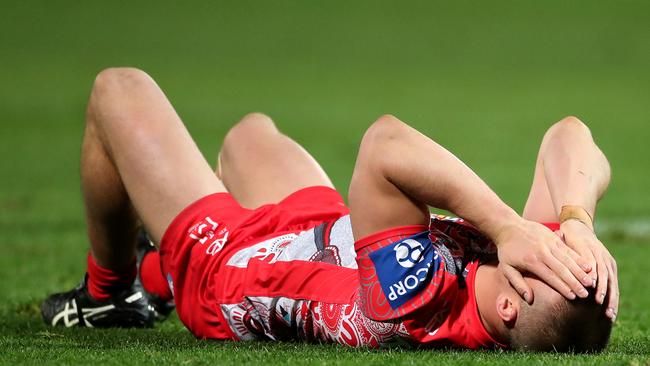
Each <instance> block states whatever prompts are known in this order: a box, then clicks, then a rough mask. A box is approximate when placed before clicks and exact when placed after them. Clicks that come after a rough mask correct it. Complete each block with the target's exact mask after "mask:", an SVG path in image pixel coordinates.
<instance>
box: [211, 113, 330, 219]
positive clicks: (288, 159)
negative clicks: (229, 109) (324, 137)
mask: <svg viewBox="0 0 650 366" xmlns="http://www.w3.org/2000/svg"><path fill="white" fill-rule="evenodd" d="M218 164H219V166H218V167H217V174H218V175H219V177H220V178H221V179H222V181H223V183H224V185H225V186H226V187H227V188H228V191H229V192H230V193H231V194H232V195H233V196H234V197H235V199H236V200H237V201H238V202H239V203H240V204H241V205H242V206H244V207H248V208H253V207H258V206H260V205H263V204H266V203H275V202H278V201H280V200H282V199H283V198H285V197H286V196H288V195H290V194H291V193H293V192H295V191H297V190H299V189H302V188H306V187H311V186H328V187H333V185H332V181H331V180H330V179H329V177H328V176H327V174H326V173H325V171H324V170H323V168H322V167H321V166H320V165H319V164H318V162H317V161H316V159H314V158H313V157H312V156H311V155H310V154H309V153H308V152H307V151H306V150H305V149H304V148H303V147H302V146H300V145H299V144H298V143H297V142H295V141H293V140H292V139H291V138H289V137H288V136H286V135H284V134H282V133H281V132H280V131H279V130H278V129H277V128H276V126H275V124H274V123H273V121H272V120H271V119H270V118H269V117H268V116H266V115H263V114H260V113H252V114H249V115H246V116H245V117H244V118H243V119H242V120H241V121H240V122H239V123H237V124H236V125H235V126H234V127H233V128H232V129H231V130H230V131H229V132H228V133H227V134H226V137H225V139H224V143H223V147H222V149H221V153H220V154H219V162H218Z"/></svg>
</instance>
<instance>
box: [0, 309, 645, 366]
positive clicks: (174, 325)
mask: <svg viewBox="0 0 650 366" xmlns="http://www.w3.org/2000/svg"><path fill="white" fill-rule="evenodd" d="M39 306H40V300H38V301H37V300H34V301H30V302H24V303H18V304H11V305H9V306H7V304H5V306H0V328H2V329H3V332H2V334H1V335H0V336H1V337H0V340H1V341H0V343H1V344H2V345H3V348H5V349H8V350H20V349H22V350H28V351H31V352H35V353H38V354H40V353H41V352H47V353H48V354H51V355H65V354H66V353H69V352H74V353H75V354H84V353H85V354H87V355H89V356H90V355H96V354H105V353H111V354H114V353H115V352H124V353H125V354H132V353H133V352H134V351H137V352H140V353H145V354H149V355H150V356H152V357H154V358H155V357H159V356H160V355H176V356H183V357H186V356H187V355H196V356H198V355H201V357H206V356H207V357H215V356H219V355H221V356H226V357H228V358H232V357H236V358H238V359H240V360H242V357H245V359H253V360H264V359H266V358H270V359H274V360H276V361H277V360H278V357H279V355H285V356H284V357H292V358H298V359H300V358H301V357H307V358H308V359H313V360H317V359H319V358H320V357H323V358H324V359H332V358H333V357H334V358H336V359H337V360H346V359H358V358H361V359H367V360H384V361H386V360H387V359H392V358H395V360H401V361H404V358H406V359H413V360H423V359H429V358H430V357H438V358H440V357H442V358H449V359H456V358H461V359H466V360H467V361H470V360H474V361H475V360H477V359H478V360H484V361H489V360H500V361H503V360H504V358H505V359H510V358H512V359H513V360H518V361H522V360H535V359H538V360H539V359H544V360H546V361H567V360H568V358H570V359H571V360H573V361H576V360H582V361H586V362H589V361H588V360H592V361H595V360H598V361H600V362H605V363H607V361H614V360H618V361H621V360H622V359H627V360H636V359H637V357H641V358H642V359H645V358H646V357H647V356H648V355H650V337H649V336H648V335H647V334H645V333H644V332H623V333H622V334H620V335H618V336H617V337H616V338H615V339H613V341H614V342H612V344H611V345H610V347H609V348H608V350H607V352H605V353H603V354H600V355H566V354H543V355H540V354H537V355H535V354H524V353H518V352H504V351H496V352H494V351H478V352H471V351H459V350H438V351H431V350H423V349H419V350H418V349H416V350H412V349H404V348H399V347H397V348H390V349H381V350H373V349H365V348H360V349H354V348H344V347H340V346H337V345H332V344H322V345H319V344H305V343H301V342H262V341H260V342H231V341H210V340H199V339H196V338H194V337H193V336H192V335H191V334H190V333H189V332H188V331H187V330H186V329H185V328H184V327H183V325H182V324H181V323H180V321H179V320H178V318H177V317H176V316H175V315H173V316H172V317H171V318H170V319H168V321H166V322H164V323H159V324H157V325H156V327H155V328H154V329H88V328H70V329H65V328H51V327H46V326H45V324H44V323H43V322H42V320H41V316H40V308H39ZM237 355H238V356H237ZM221 356H219V357H221ZM245 359H244V360H245ZM284 361H286V358H285V359H284Z"/></svg>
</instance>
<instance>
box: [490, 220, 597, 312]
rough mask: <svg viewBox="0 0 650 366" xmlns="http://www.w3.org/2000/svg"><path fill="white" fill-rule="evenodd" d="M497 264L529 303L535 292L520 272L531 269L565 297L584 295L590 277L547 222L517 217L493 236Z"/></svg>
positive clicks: (577, 258) (590, 279)
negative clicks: (541, 222) (496, 252)
mask: <svg viewBox="0 0 650 366" xmlns="http://www.w3.org/2000/svg"><path fill="white" fill-rule="evenodd" d="M495 244H496V245H497V251H498V256H499V263H500V266H499V267H500V268H501V270H502V271H503V274H504V275H505V276H506V278H507V279H508V281H509V282H510V284H511V285H512V287H514V288H515V290H516V291H517V292H518V293H519V295H520V296H521V297H523V298H524V300H526V302H528V303H529V304H532V302H533V298H534V294H533V290H532V288H531V287H530V286H529V285H528V283H527V282H526V281H524V278H523V276H522V273H526V272H528V273H531V274H533V275H535V276H536V277H538V278H539V279H540V280H542V281H544V282H546V283H547V284H548V285H549V286H551V287H552V288H554V289H555V290H556V291H558V292H559V293H560V294H562V295H564V296H565V297H566V298H568V299H570V300H573V299H575V298H576V296H578V297H582V298H585V297H587V296H588V292H587V290H586V289H585V286H591V285H592V283H593V281H592V278H591V277H590V276H589V275H588V274H587V272H586V269H583V268H585V267H584V266H583V268H581V267H580V265H578V261H580V256H579V255H578V254H577V253H576V252H575V251H574V250H573V249H571V248H570V247H569V246H567V245H566V244H565V243H564V242H563V241H562V239H560V237H559V236H558V235H556V234H554V233H553V232H552V231H551V230H550V229H548V228H547V227H546V226H544V225H542V224H539V223H536V222H532V221H528V220H525V219H521V218H519V219H517V220H516V221H514V222H511V223H508V224H507V225H504V226H503V228H502V229H501V230H500V231H499V233H498V235H497V236H496V238H495Z"/></svg>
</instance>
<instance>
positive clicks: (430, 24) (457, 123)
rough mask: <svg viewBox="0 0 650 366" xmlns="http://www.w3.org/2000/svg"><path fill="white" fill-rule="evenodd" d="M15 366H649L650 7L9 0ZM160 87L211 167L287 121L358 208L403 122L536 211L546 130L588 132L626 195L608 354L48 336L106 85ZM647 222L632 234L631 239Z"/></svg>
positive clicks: (616, 194)
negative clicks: (373, 130) (582, 124)
mask: <svg viewBox="0 0 650 366" xmlns="http://www.w3.org/2000/svg"><path fill="white" fill-rule="evenodd" d="M0 14H2V21H0V174H1V175H2V179H0V247H1V248H2V251H3V254H2V255H0V279H1V281H0V363H2V364H12V365H13V364H19V363H32V364H42V363H58V364H91V363H95V362H97V361H101V362H102V364H136V363H162V362H168V363H175V364H189V365H191V364H242V363H251V364H267V365H272V364H352V365H367V364H429V365H430V364H452V365H453V364H485V365H492V364H501V363H504V364H505V363H508V364H524V363H526V364H535V365H537V364H539V365H546V364H555V363H558V364H603V365H610V364H629V365H642V364H650V317H649V312H648V309H650V293H648V289H649V288H650V277H649V276H648V274H647V272H646V270H647V258H648V256H650V246H649V244H650V232H649V227H650V194H649V193H648V188H649V187H650V172H649V168H650V163H649V162H648V161H649V159H650V149H649V148H648V141H650V103H649V101H650V67H649V66H648V65H650V26H649V24H650V16H649V14H650V3H648V2H643V1H611V2H609V1H603V2H592V1H571V2H567V1H558V0H553V1H544V2H532V1H530V2H520V1H495V2H490V3H489V4H488V3H486V2H472V1H464V0H463V1H455V2H429V1H417V2H408V3H406V2H399V1H394V2H384V1H360V2H347V1H323V2H291V1H274V2H255V1H236V2H235V1H233V2H229V3H225V2H221V1H219V2H171V1H169V2H164V1H158V2H153V1H148V2H126V1H114V2H91V1H88V2H78V1H51V2H47V1H21V2H18V1H16V2H8V1H3V2H0ZM116 65H118V66H120V65H128V66H136V67H140V68H143V69H145V70H147V71H148V72H149V73H150V74H151V75H152V76H153V77H154V78H156V79H157V80H158V81H159V83H160V85H161V86H162V87H163V89H164V90H165V91H166V92H167V93H168V96H169V97H170V99H171V100H172V102H173V103H174V105H175V106H176V108H177V110H178V112H179V114H180V115H181V116H182V118H183V119H184V120H185V122H186V123H187V125H188V127H189V129H190V132H191V133H192V134H193V135H194V136H195V138H196V140H197V142H198V143H199V146H200V148H201V149H202V151H203V152H204V154H205V155H206V157H208V159H209V160H210V161H214V158H215V156H216V153H217V151H218V147H219V141H220V140H221V139H222V137H223V135H224V133H225V132H226V130H227V128H228V126H229V125H231V124H232V123H234V122H235V121H237V119H238V118H239V117H241V116H242V115H243V114H245V113H247V112H250V111H263V112H265V113H267V114H269V115H271V116H272V117H273V118H274V119H275V120H276V122H277V123H278V125H279V126H280V127H281V128H282V129H283V130H284V131H285V132H286V133H288V134H289V135H291V136H294V137H295V138H296V139H297V140H298V141H299V142H301V143H302V144H304V145H305V146H306V147H307V148H308V149H309V150H310V151H311V152H312V153H313V154H314V155H315V156H316V157H317V158H318V159H319V160H320V161H321V162H322V164H323V166H324V167H325V169H326V170H327V171H328V172H329V173H330V175H331V177H332V179H333V181H334V182H335V184H336V185H337V186H338V187H339V188H340V189H341V190H342V191H345V190H346V187H347V184H348V182H349V179H350V175H351V171H352V166H353V159H354V156H355V154H356V149H357V144H358V141H359V139H360V137H361V134H362V133H363V131H364V128H365V127H366V126H367V125H368V124H369V123H370V122H371V121H372V120H373V119H374V118H376V117H377V116H379V115H380V114H383V113H393V114H396V115H397V116H399V117H400V118H401V119H403V120H405V121H408V122H409V123H411V124H412V125H414V126H415V127H417V128H418V129H420V130H422V131H423V132H425V133H426V134H428V135H429V136H432V137H433V138H435V139H436V140H438V141H439V142H441V143H442V144H443V145H445V146H447V147H449V148H450V149H451V150H452V151H454V152H455V153H457V155H458V156H460V157H461V158H462V159H464V160H465V161H466V162H467V163H468V164H469V165H470V166H472V167H473V168H475V169H476V171H477V172H478V173H479V174H480V175H481V176H483V177H484V178H485V180H486V181H487V182H488V183H489V184H490V185H491V186H492V187H493V188H494V189H495V190H496V191H497V193H499V194H500V195H501V196H502V197H503V198H504V200H506V202H508V203H509V204H511V205H512V206H513V207H515V208H517V209H521V207H522V206H523V202H524V200H525V197H526V193H527V189H528V185H529V182H530V181H531V178H532V167H533V162H534V157H535V153H536V148H537V144H538V142H539V140H540V138H541V134H542V133H543V131H544V130H545V128H546V127H547V126H548V125H549V124H550V123H552V122H553V121H556V120H558V119H560V118H561V117H563V116H566V115H570V114H573V115H578V116H580V117H581V118H582V119H583V120H585V121H586V122H588V123H589V125H590V126H591V128H592V131H593V133H594V135H595V137H596V139H597V141H598V143H599V144H600V145H601V147H602V149H603V150H604V151H605V153H606V154H607V155H608V156H609V158H610V161H611V165H612V168H613V181H612V186H611V188H610V190H609V192H608V195H607V197H606V198H605V199H604V200H603V202H602V205H601V206H600V207H601V209H600V211H599V213H598V220H597V221H598V222H600V223H602V225H601V228H603V229H601V235H602V239H603V241H604V242H605V243H606V244H607V245H608V246H609V247H610V248H611V251H612V253H613V254H614V256H615V257H616V258H617V260H618V263H619V268H620V286H621V306H620V311H619V319H618V320H617V325H616V327H615V329H614V332H613V335H612V340H611V344H610V346H609V348H608V349H607V351H606V352H605V353H603V354H600V355H581V356H572V355H558V354H542V355H534V354H519V353H510V352H508V353H504V352H458V351H422V350H420V351H412V350H404V349H390V350H363V349H362V350H350V349H341V348H338V347H333V346H328V345H304V344H293V343H284V344H272V343H242V344H235V343H229V342H211V341H198V340H195V339H194V338H193V337H192V336H191V335H190V334H189V333H188V332H187V331H186V330H185V329H184V328H183V327H182V325H181V324H180V322H179V321H178V319H176V318H173V319H172V320H171V321H168V322H166V323H164V324H162V325H161V326H159V327H157V328H156V329H154V330H106V331H102V330H87V329H72V330H60V329H48V328H45V326H44V325H43V324H42V322H41V320H40V314H39V305H40V302H41V301H42V299H43V298H44V297H45V295H46V294H48V293H50V292H52V291H58V290H63V289H68V288H70V287H71V286H73V285H75V284H76V283H77V281H78V280H79V279H80V278H81V275H82V273H83V271H84V269H85V261H84V258H85V255H86V250H87V242H86V239H85V234H84V223H83V219H82V202H81V199H80V195H79V182H78V159H79V145H80V141H81V133H82V122H83V114H84V104H85V102H86V98H87V95H88V92H89V88H90V86H91V83H92V80H93V77H94V75H95V74H96V73H97V72H98V71H100V70H101V69H102V68H105V67H108V66H116ZM630 221H633V224H629V222H630Z"/></svg>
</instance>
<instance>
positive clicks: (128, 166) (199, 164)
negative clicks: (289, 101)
mask: <svg viewBox="0 0 650 366" xmlns="http://www.w3.org/2000/svg"><path fill="white" fill-rule="evenodd" d="M81 179H82V190H83V196H84V202H85V207H86V219H87V226H88V236H89V239H90V244H91V252H92V258H91V259H89V276H90V277H89V282H92V281H91V280H92V278H91V277H92V273H91V272H92V271H91V269H92V268H91V262H92V266H96V267H98V268H100V269H99V271H104V272H106V273H109V275H107V276H108V277H110V276H113V277H119V276H120V275H121V274H123V273H127V272H128V271H132V270H133V269H134V267H133V266H134V258H135V235H136V226H137V225H138V220H141V222H142V223H143V224H144V226H145V227H146V228H147V231H148V232H149V234H150V236H151V237H152V238H153V239H154V241H156V242H158V241H159V240H160V238H161V237H162V235H163V233H164V231H165V229H166V228H167V226H168V225H169V224H170V222H171V221H172V219H173V218H174V217H175V216H176V215H177V214H178V213H179V212H180V211H181V210H182V209H183V208H184V207H185V206H187V205H188V204H190V203H191V202H193V201H195V200H197V199H199V198H201V197H203V196H206V195H208V194H210V193H215V192H220V191H225V187H224V186H223V184H221V182H220V181H219V179H218V178H217V177H216V176H215V175H214V174H213V172H212V170H211V168H210V166H209V165H208V163H207V162H206V161H205V159H204V158H203V156H202V155H201V153H200V152H199V149H198V148H197V146H196V145H195V143H194V142H193V140H192V139H191V137H190V135H189V133H188V132H187V130H186V129H185V127H184V125H183V123H182V122H181V120H180V118H179V117H178V115H177V114H176V112H175V111H174V109H173V107H172V106H171V104H170V103H169V101H168V100H167V98H166V97H165V95H164V94H163V92H162V91H161V90H160V88H159V87H158V86H157V85H156V83H155V82H154V81H153V80H152V79H151V78H150V77H149V76H148V75H147V74H145V73H144V72H142V71H140V70H136V69H108V70H106V71H103V72H102V73H100V74H99V75H98V77H97V79H96V80H95V84H94V86H93V90H92V94H91V97H90V101H89V105H88V111H87V120H86V130H85V133H84V141H83V147H82V156H81ZM98 277H101V276H98ZM101 285H102V284H100V285H99V286H98V287H100V290H101ZM96 287H97V286H96ZM89 288H90V290H89V293H90V294H91V295H93V297H94V299H99V300H101V299H100V297H101V296H94V295H95V294H93V291H92V288H93V287H92V286H91V285H89ZM97 291H99V290H97ZM100 293H101V291H100ZM66 301H68V302H69V304H72V302H71V301H70V300H66ZM59 302H60V301H59ZM77 302H78V301H77ZM69 304H68V305H69ZM75 304H76V302H75ZM75 307H76V305H75ZM44 317H46V316H45V310H44ZM46 318H47V317H46ZM80 318H81V317H80ZM86 321H87V320H86ZM54 323H55V322H52V324H54ZM65 325H66V326H69V323H68V321H67V318H66V324H65ZM126 325H128V324H126Z"/></svg>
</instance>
